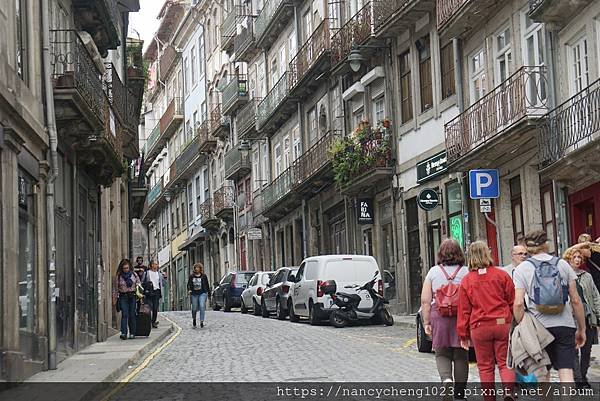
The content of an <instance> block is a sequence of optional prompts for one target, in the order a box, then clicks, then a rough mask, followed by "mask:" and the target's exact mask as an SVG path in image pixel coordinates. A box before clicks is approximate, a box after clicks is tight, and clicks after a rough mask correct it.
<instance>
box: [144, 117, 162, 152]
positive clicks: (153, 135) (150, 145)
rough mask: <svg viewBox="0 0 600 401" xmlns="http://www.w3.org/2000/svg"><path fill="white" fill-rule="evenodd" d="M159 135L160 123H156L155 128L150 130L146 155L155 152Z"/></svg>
mask: <svg viewBox="0 0 600 401" xmlns="http://www.w3.org/2000/svg"><path fill="white" fill-rule="evenodd" d="M159 137H160V124H156V126H155V127H154V129H153V130H152V131H151V132H150V135H149V136H148V139H147V140H146V146H145V149H146V156H148V155H149V154H150V153H153V151H154V145H155V144H156V141H157V140H158V138H159Z"/></svg>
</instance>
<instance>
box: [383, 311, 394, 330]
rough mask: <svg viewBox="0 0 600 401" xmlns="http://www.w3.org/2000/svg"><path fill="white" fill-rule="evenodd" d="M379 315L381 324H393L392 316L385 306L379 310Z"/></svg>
mask: <svg viewBox="0 0 600 401" xmlns="http://www.w3.org/2000/svg"><path fill="white" fill-rule="evenodd" d="M379 316H380V319H381V321H382V322H383V324H385V325H386V326H393V325H394V317H393V316H392V314H391V313H390V311H389V310H387V308H385V307H384V308H383V309H382V310H381V312H379Z"/></svg>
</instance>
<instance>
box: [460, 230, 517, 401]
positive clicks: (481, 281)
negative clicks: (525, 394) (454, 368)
mask: <svg viewBox="0 0 600 401" xmlns="http://www.w3.org/2000/svg"><path fill="white" fill-rule="evenodd" d="M468 259H469V263H468V265H469V274H467V276H466V277H465V278H464V279H463V280H462V282H461V283H460V292H459V294H460V298H459V303H458V319H457V323H456V327H457V331H458V336H459V337H460V340H461V341H460V343H461V346H462V347H463V348H465V349H468V348H469V345H470V343H471V342H472V343H473V347H474V348H475V355H477V369H478V370H479V378H480V380H481V383H482V387H483V388H489V389H491V388H495V385H494V383H495V364H498V370H499V371H500V378H501V379H502V383H503V384H504V387H503V389H510V390H511V392H512V388H513V386H514V382H515V373H514V371H513V370H512V369H509V368H507V367H506V353H507V350H508V339H509V332H510V327H511V321H512V308H513V302H514V300H515V285H514V284H513V281H512V280H511V278H510V276H509V275H508V274H507V273H506V272H505V271H503V270H502V269H499V268H497V267H494V262H493V260H492V255H491V254H490V250H489V248H488V245H487V244H486V243H485V242H483V241H476V242H473V243H472V244H471V245H470V246H469V258H468ZM507 398H508V399H511V397H506V398H504V399H507ZM484 399H485V400H486V401H490V400H495V399H496V397H495V396H494V395H488V396H485V397H484Z"/></svg>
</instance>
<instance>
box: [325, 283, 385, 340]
mask: <svg viewBox="0 0 600 401" xmlns="http://www.w3.org/2000/svg"><path fill="white" fill-rule="evenodd" d="M378 274H379V272H377V273H375V276H374V277H373V279H372V280H370V281H368V282H367V283H365V284H364V285H362V286H361V287H358V285H356V284H355V285H350V286H345V287H344V288H356V292H357V293H356V294H348V293H344V292H337V285H336V283H335V281H333V280H331V281H329V282H327V283H326V285H322V286H321V288H322V289H324V290H325V291H324V292H325V293H326V294H329V295H330V296H331V298H332V299H333V303H334V304H335V305H336V306H337V307H338V309H333V310H332V311H331V314H330V315H329V322H330V323H331V325H332V326H334V327H337V328H341V327H346V326H347V325H348V324H349V323H351V322H352V323H355V322H358V321H360V320H371V322H372V323H373V324H381V323H383V324H385V325H386V326H391V325H393V324H394V318H393V317H392V314H391V313H390V312H389V311H388V310H387V308H386V307H385V304H388V303H389V302H388V301H387V300H386V299H385V298H384V297H383V296H382V295H380V294H379V293H378V292H377V291H375V290H374V289H373V287H374V285H375V283H376V282H377V275H378ZM357 287H358V288H357ZM361 291H366V292H367V293H368V294H369V295H370V297H371V299H372V300H373V305H372V306H371V307H370V308H368V309H367V308H359V307H358V306H359V305H360V301H361V300H362V297H361V296H360V295H359V293H360V292H361Z"/></svg>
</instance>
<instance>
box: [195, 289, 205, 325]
mask: <svg viewBox="0 0 600 401" xmlns="http://www.w3.org/2000/svg"><path fill="white" fill-rule="evenodd" d="M207 296H208V294H207V293H206V292H203V293H202V294H197V295H196V294H192V318H194V319H196V313H197V312H198V311H200V321H201V322H203V321H204V316H205V312H206V297H207Z"/></svg>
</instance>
